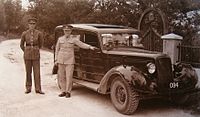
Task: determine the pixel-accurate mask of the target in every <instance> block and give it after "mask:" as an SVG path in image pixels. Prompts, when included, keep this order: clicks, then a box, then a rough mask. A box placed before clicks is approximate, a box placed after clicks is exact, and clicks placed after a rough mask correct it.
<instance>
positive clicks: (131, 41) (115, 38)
mask: <svg viewBox="0 0 200 117" xmlns="http://www.w3.org/2000/svg"><path fill="white" fill-rule="evenodd" d="M101 39H102V45H103V48H104V49H107V50H108V49H114V48H135V47H140V48H142V47H143V45H142V44H141V43H140V41H141V38H140V37H139V36H138V35H137V34H134V33H109V34H108V33H105V34H101Z"/></svg>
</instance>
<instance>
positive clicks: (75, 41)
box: [55, 25, 95, 98]
mask: <svg viewBox="0 0 200 117" xmlns="http://www.w3.org/2000/svg"><path fill="white" fill-rule="evenodd" d="M72 28H73V27H72V26H68V25H67V26H64V28H63V31H64V36H62V37H60V38H59V39H58V41H57V44H56V53H55V55H56V64H58V81H59V84H60V87H61V92H62V93H61V94H59V97H64V96H65V97H66V98H69V97H70V96H71V89H72V77H73V72H74V63H75V59H74V45H77V46H79V47H81V48H83V49H91V50H94V49H95V47H93V46H90V45H88V44H85V43H83V42H81V41H80V40H79V36H75V35H71V32H72Z"/></svg>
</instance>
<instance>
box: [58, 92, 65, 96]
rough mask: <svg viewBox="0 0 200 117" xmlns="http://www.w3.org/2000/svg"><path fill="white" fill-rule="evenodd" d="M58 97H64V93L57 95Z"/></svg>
mask: <svg viewBox="0 0 200 117" xmlns="http://www.w3.org/2000/svg"><path fill="white" fill-rule="evenodd" d="M58 96H59V97H64V96H66V93H65V92H62V93H61V94H59V95H58Z"/></svg>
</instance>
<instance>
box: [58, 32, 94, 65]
mask: <svg viewBox="0 0 200 117" xmlns="http://www.w3.org/2000/svg"><path fill="white" fill-rule="evenodd" d="M79 38H80V36H75V35H70V36H69V37H68V38H66V37H65V36H62V37H60V38H59V39H58V41H57V44H56V53H55V55H56V60H57V62H58V63H60V64H74V63H75V58H74V46H75V45H77V46H79V47H80V48H83V49H89V48H90V45H88V44H85V43H83V42H81V41H80V40H79Z"/></svg>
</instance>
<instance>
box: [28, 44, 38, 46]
mask: <svg viewBox="0 0 200 117" xmlns="http://www.w3.org/2000/svg"><path fill="white" fill-rule="evenodd" d="M26 46H38V45H35V44H33V45H31V44H26Z"/></svg>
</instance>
